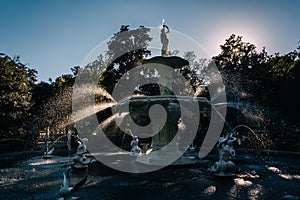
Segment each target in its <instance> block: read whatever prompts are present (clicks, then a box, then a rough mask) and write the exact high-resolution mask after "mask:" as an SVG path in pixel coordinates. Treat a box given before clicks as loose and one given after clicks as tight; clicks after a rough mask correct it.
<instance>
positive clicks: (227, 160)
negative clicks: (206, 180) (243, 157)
mask: <svg viewBox="0 0 300 200" xmlns="http://www.w3.org/2000/svg"><path fill="white" fill-rule="evenodd" d="M234 141H236V137H234V136H233V133H227V135H226V136H225V137H221V138H220V139H219V140H218V144H217V148H218V151H219V161H218V162H216V163H215V164H214V165H213V166H212V167H211V168H209V171H212V172H214V173H216V174H218V175H220V176H230V175H234V171H235V164H234V163H233V162H232V161H231V159H232V158H234V157H235V150H234V149H233V142H234Z"/></svg>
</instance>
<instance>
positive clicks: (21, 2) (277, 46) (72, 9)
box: [0, 0, 300, 81]
mask: <svg viewBox="0 0 300 200" xmlns="http://www.w3.org/2000/svg"><path fill="white" fill-rule="evenodd" d="M162 18H165V19H166V23H167V25H168V26H169V27H170V28H172V29H175V30H177V31H180V32H182V33H185V34H187V35H188V36H190V37H192V38H194V39H195V40H196V41H197V42H198V43H200V44H201V45H202V46H203V47H204V48H205V49H206V50H207V52H208V53H209V56H214V55H217V54H219V53H220V48H219V45H221V44H224V41H225V39H226V38H228V37H229V36H230V35H231V34H232V33H235V34H237V35H242V36H243V39H244V41H245V42H250V43H253V44H255V45H256V46H257V47H258V50H261V48H262V47H263V46H265V47H266V49H267V52H268V53H275V52H279V53H287V52H289V51H292V50H294V49H296V47H297V46H298V45H299V43H298V42H299V41H300V1H299V0H282V1H277V0H269V1H267V0H251V1H249V0H227V1H225V0H224V1H217V0H205V1H201V0H198V1H196V0H195V1H188V0H187V1H182V0H181V1H176V0H172V1H162V0H159V1H152V0H138V1H125V0H123V1H121V0H120V1H114V0H108V1H100V0H98V1H93V0H88V1H85V0H0V52H2V53H5V54H7V55H9V56H11V57H13V56H16V55H20V56H21V61H22V62H23V63H26V64H28V67H30V68H34V69H36V70H38V72H39V73H38V79H39V80H44V81H47V80H48V78H52V79H55V78H56V77H57V76H59V75H61V74H66V73H71V71H70V68H71V67H73V66H77V65H80V64H81V63H82V62H83V60H84V58H85V57H86V56H87V55H88V53H89V52H90V51H91V50H92V49H93V48H94V47H95V46H96V45H97V44H99V43H100V42H101V41H103V40H105V39H107V38H109V37H110V36H112V34H113V33H115V32H117V31H118V30H119V28H120V26H121V25H123V24H128V25H130V27H131V28H135V27H137V26H139V25H144V26H148V27H157V26H158V25H159V24H160V23H161V20H162Z"/></svg>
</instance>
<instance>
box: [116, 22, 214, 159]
mask: <svg viewBox="0 0 300 200" xmlns="http://www.w3.org/2000/svg"><path fill="white" fill-rule="evenodd" d="M169 32H170V30H169V27H168V26H167V25H165V24H164V21H163V24H162V25H161V34H160V38H161V43H162V50H161V56H155V57H152V58H150V59H144V60H143V62H142V65H143V66H144V67H147V68H149V69H159V74H160V77H159V79H160V80H159V81H160V83H161V85H162V86H161V85H160V86H159V90H160V95H159V96H136V97H131V98H130V99H127V100H124V101H121V102H119V103H118V104H116V105H114V106H113V107H112V109H113V111H114V113H119V114H121V113H123V112H126V110H127V108H128V107H129V113H130V117H131V118H132V119H133V121H134V122H136V123H137V124H139V125H143V126H145V125H147V121H148V122H149V121H151V120H150V119H149V115H151V118H152V119H160V118H161V119H163V116H162V115H161V112H160V110H158V111H157V110H156V109H155V108H154V107H155V106H157V105H160V106H162V107H163V108H164V110H165V111H166V113H165V114H166V116H167V117H166V118H167V119H166V122H165V124H159V125H157V126H153V127H149V129H148V131H149V132H151V133H157V134H155V135H151V134H149V133H140V135H139V136H141V137H142V138H149V137H151V138H152V139H151V143H149V144H145V143H143V146H149V149H145V148H144V151H143V152H144V153H143V156H137V159H136V161H137V162H139V163H142V164H146V165H163V163H165V160H167V159H168V158H167V157H177V158H178V159H177V160H176V161H175V162H173V163H172V164H173V165H182V164H192V163H195V162H196V160H195V157H191V156H184V157H183V156H182V155H183V153H184V152H185V151H186V150H187V147H186V148H185V149H182V150H180V149H179V146H187V145H189V144H180V138H178V137H180V136H179V135H183V134H184V133H180V130H179V129H178V126H179V122H180V121H181V120H182V119H185V121H186V122H187V123H188V121H190V118H189V117H190V116H188V114H187V113H193V112H195V111H194V110H192V109H191V107H189V106H188V104H189V103H190V104H192V103H195V102H196V103H197V107H193V108H194V109H195V108H196V109H199V110H201V111H200V113H201V115H203V116H204V117H209V110H210V106H209V102H208V100H207V99H206V98H202V97H194V96H178V95H176V96H175V95H174V93H173V89H175V90H176V89H177V88H172V80H173V79H174V77H172V76H174V74H172V73H170V69H173V70H176V69H179V68H182V67H183V66H186V65H188V64H189V62H188V61H187V60H185V59H183V58H181V57H178V56H171V55H170V53H169V49H168V44H169V40H168V38H167V33H169ZM123 85H127V84H126V83H123ZM198 104H199V105H198ZM185 105H187V106H185ZM150 108H151V110H150ZM189 109H190V110H189ZM143 119H144V121H143ZM145 121H146V123H145ZM127 124H130V125H129V127H126V128H128V129H131V128H132V129H134V130H135V131H139V130H138V129H137V128H135V127H130V126H131V125H132V124H133V123H127ZM119 125H120V123H119ZM196 131H197V130H196ZM177 133H179V134H177ZM133 134H136V133H133ZM131 135H132V134H131ZM132 137H133V140H132V141H131V146H132V151H134V152H132V151H131V153H133V154H135V155H136V154H138V153H139V152H140V148H139V147H138V146H137V143H138V138H137V136H133V135H132ZM181 137H182V136H181ZM166 146H167V147H166ZM158 151H163V152H164V153H165V154H164V153H162V154H160V155H156V154H157V153H158ZM163 154H164V155H163ZM170 164H171V163H170Z"/></svg>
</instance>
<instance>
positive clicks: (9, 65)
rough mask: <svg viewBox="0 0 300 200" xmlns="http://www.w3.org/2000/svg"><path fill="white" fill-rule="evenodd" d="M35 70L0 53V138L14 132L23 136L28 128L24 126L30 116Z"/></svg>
mask: <svg viewBox="0 0 300 200" xmlns="http://www.w3.org/2000/svg"><path fill="white" fill-rule="evenodd" d="M36 73H37V72H36V71H35V70H34V69H30V68H28V67H26V66H25V65H24V64H22V63H21V62H20V60H19V57H16V58H14V59H12V58H10V57H9V56H7V55H5V54H1V55H0V82H1V83H0V93H1V94H0V121H1V124H0V126H1V128H0V134H1V136H0V137H1V138H8V137H11V136H13V135H15V134H17V136H18V137H25V136H26V135H27V134H29V132H30V130H29V129H28V127H27V126H26V125H27V124H28V123H30V118H31V116H32V113H31V112H30V111H31V108H32V91H33V87H34V82H35V81H36Z"/></svg>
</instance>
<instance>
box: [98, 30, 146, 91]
mask: <svg viewBox="0 0 300 200" xmlns="http://www.w3.org/2000/svg"><path fill="white" fill-rule="evenodd" d="M149 31H150V29H149V28H145V27H144V26H140V27H138V28H137V29H133V30H130V29H129V28H128V26H121V28H120V31H119V32H118V33H116V34H114V36H113V37H112V38H111V39H110V41H109V42H108V44H107V45H108V51H107V53H106V59H107V62H106V63H108V66H107V68H106V69H105V71H104V72H103V74H102V77H101V80H100V84H101V86H103V87H104V88H105V89H106V90H107V91H108V92H109V93H110V94H111V93H112V91H113V88H114V86H115V84H116V83H117V82H118V80H119V79H120V78H121V77H122V76H123V75H124V74H125V73H126V72H128V71H129V70H130V69H132V68H134V67H136V66H138V65H139V64H140V63H141V61H142V60H143V58H144V57H147V56H149V55H150V54H151V52H150V51H149V50H147V46H148V43H149V42H150V41H151V40H152V38H151V37H150V36H149V34H148V33H149Z"/></svg>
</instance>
